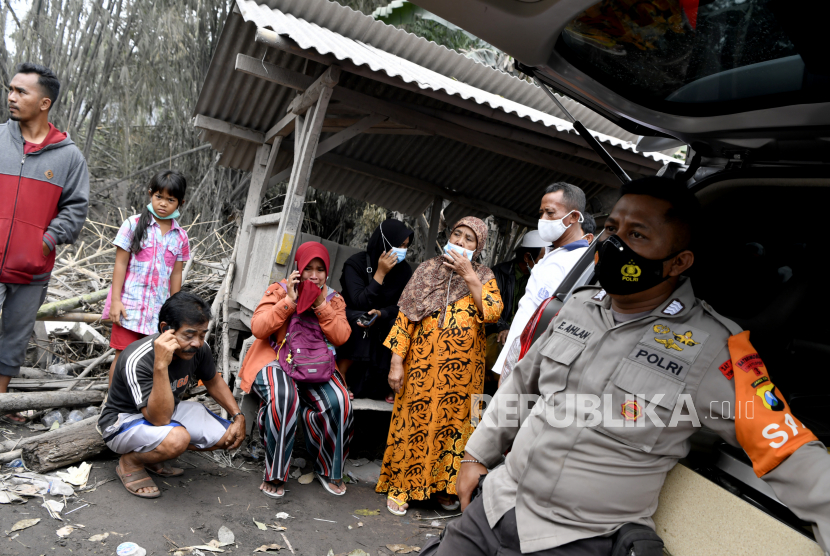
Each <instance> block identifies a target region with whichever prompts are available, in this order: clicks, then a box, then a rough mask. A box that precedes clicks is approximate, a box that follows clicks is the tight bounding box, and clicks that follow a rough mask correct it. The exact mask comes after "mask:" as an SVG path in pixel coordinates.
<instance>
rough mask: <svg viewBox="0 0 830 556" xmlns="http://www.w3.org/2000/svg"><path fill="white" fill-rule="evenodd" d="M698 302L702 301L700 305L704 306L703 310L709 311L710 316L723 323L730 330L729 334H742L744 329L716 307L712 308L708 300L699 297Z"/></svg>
mask: <svg viewBox="0 0 830 556" xmlns="http://www.w3.org/2000/svg"><path fill="white" fill-rule="evenodd" d="M698 302H699V303H700V306H701V307H703V310H704V311H706V312H707V313H709V316H711V317H712V318H713V319H715V320H716V321H718V322H719V323H720V324H722V325H723V327H724V328H726V329H727V330H728V331H729V334H731V335H732V336H734V335H735V334H740V333H741V332H743V331H744V329H743V328H741V327H740V326H738V325H737V324H736V323H735V322H733V321H731V320H729V319H728V318H726V317H724V316H723V315H721V314H720V313H718V312H717V311H715V309H714V308H712V306H711V305H709V304H708V303H707V302H706V301H704V300H702V299H698Z"/></svg>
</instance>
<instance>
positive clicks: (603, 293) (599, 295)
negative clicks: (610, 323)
mask: <svg viewBox="0 0 830 556" xmlns="http://www.w3.org/2000/svg"><path fill="white" fill-rule="evenodd" d="M606 295H608V292H606V291H605V290H599V291H598V292H597V294H596V295H595V296H594V297H592V298H591V299H596V300H597V301H602V300H603V299H605V296H606Z"/></svg>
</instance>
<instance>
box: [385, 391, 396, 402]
mask: <svg viewBox="0 0 830 556" xmlns="http://www.w3.org/2000/svg"><path fill="white" fill-rule="evenodd" d="M383 401H385V402H386V403H395V394H394V393H390V394H386V398H384V400H383Z"/></svg>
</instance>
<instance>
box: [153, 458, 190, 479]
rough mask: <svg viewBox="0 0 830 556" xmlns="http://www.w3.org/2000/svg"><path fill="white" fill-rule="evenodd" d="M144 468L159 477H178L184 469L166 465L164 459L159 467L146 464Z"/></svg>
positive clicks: (182, 473)
mask: <svg viewBox="0 0 830 556" xmlns="http://www.w3.org/2000/svg"><path fill="white" fill-rule="evenodd" d="M144 469H146V470H147V471H149V472H150V473H152V474H153V475H158V476H159V477H178V476H179V475H184V469H180V468H178V467H172V466H170V465H167V462H166V461H165V462H163V463H162V464H161V467H157V468H155V469H153V468H152V467H150V466H149V465H146V466H144Z"/></svg>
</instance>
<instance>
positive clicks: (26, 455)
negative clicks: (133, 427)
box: [19, 392, 106, 473]
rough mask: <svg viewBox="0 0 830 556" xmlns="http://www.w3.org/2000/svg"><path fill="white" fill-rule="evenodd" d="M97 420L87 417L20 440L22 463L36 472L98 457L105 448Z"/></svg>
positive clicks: (44, 471) (96, 418) (43, 471)
mask: <svg viewBox="0 0 830 556" xmlns="http://www.w3.org/2000/svg"><path fill="white" fill-rule="evenodd" d="M97 394H100V396H101V397H103V393H101V392H97ZM97 423H98V417H90V418H89V419H84V420H83V421H81V422H79V423H73V424H71V425H67V426H65V427H61V428H59V429H58V430H55V431H50V432H47V433H44V434H42V435H40V436H34V437H32V438H30V439H27V440H26V441H24V442H21V444H20V446H19V448H20V450H21V452H22V454H21V455H22V458H23V463H25V464H26V467H28V468H29V469H31V470H32V471H34V472H35V473H46V472H48V471H53V470H55V469H60V468H61V467H66V466H68V465H73V464H75V463H78V462H80V461H84V460H86V459H89V458H91V457H94V456H97V455H98V454H100V453H101V452H102V451H104V449H106V444H104V439H103V438H101V435H100V434H99V433H98V430H97V429H96V428H95V425H96V424H97Z"/></svg>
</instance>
